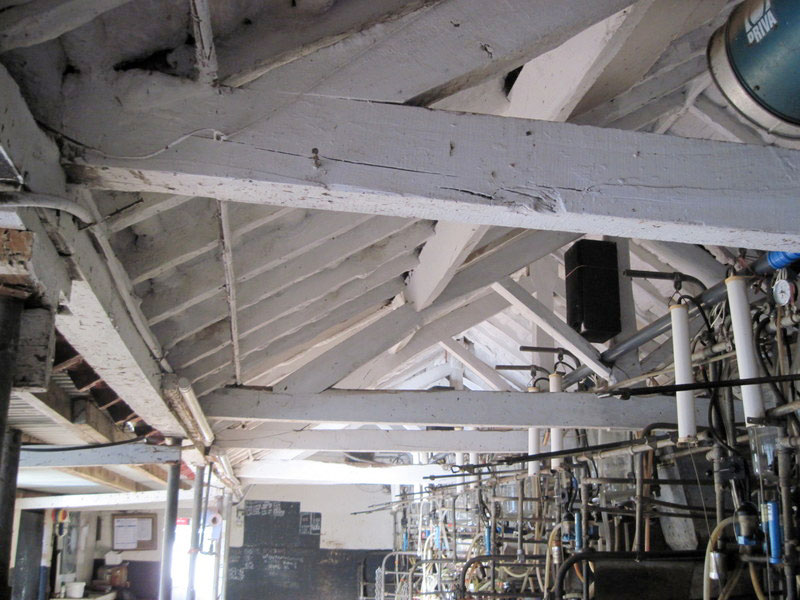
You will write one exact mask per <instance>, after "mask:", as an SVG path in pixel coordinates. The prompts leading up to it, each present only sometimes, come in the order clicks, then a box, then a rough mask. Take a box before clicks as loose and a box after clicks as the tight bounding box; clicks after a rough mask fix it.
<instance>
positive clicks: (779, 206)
mask: <svg viewBox="0 0 800 600" xmlns="http://www.w3.org/2000/svg"><path fill="white" fill-rule="evenodd" d="M410 122H413V123H414V127H413V128H412V127H408V123H410ZM288 130H291V131H292V135H291V136H289V135H283V134H281V133H280V132H282V131H288ZM387 132H392V133H391V134H387ZM420 132H422V133H420ZM448 140H449V141H448ZM487 140H494V141H495V144H496V150H495V151H494V152H492V153H490V154H487V153H486V152H485V151H484V148H485V144H486V142H487ZM314 148H316V149H317V150H318V152H317V153H314V152H313V149H314ZM451 148H452V149H451ZM423 149H424V151H423ZM776 154H778V155H779V156H778V157H776ZM776 158H778V159H777V160H776ZM78 162H80V163H81V164H77V163H78ZM563 164H569V165H571V168H569V169H563V168H560V167H561V165H563ZM797 164H800V153H798V152H797V151H792V150H787V149H775V148H763V147H756V146H750V145H737V144H726V143H720V142H712V141H706V140H689V139H684V138H677V137H673V136H654V135H650V134H640V133H633V132H622V131H617V130H609V129H598V128H593V127H576V126H574V125H571V124H563V123H548V122H543V121H528V120H523V119H503V118H496V117H490V116H484V115H471V114H461V113H449V112H445V111H431V110H427V109H421V108H416V107H408V106H395V105H386V104H376V103H364V102H353V101H347V100H339V99H331V98H320V97H314V98H307V99H304V100H298V101H297V102H296V104H295V105H294V106H293V109H292V111H287V112H285V113H282V114H281V115H280V116H277V117H274V118H273V119H271V120H269V121H267V122H266V123H262V124H261V125H259V126H257V127H255V128H254V129H253V130H250V131H249V132H248V133H247V134H243V137H241V138H239V139H237V141H236V142H235V143H233V142H225V141H213V140H208V139H202V138H189V139H187V140H185V141H184V142H183V144H181V145H179V146H176V147H174V148H172V149H170V150H168V151H165V152H164V153H162V154H160V155H158V156H156V157H153V158H149V159H146V160H141V161H125V160H119V159H109V158H104V157H102V156H99V155H96V154H94V155H92V154H90V153H87V155H86V156H85V157H84V158H78V159H75V162H73V164H71V165H70V171H71V173H72V175H73V177H75V178H76V179H77V180H79V181H83V182H85V183H87V184H89V185H92V186H96V187H105V188H112V189H121V190H129V191H130V190H140V189H142V188H145V189H149V190H150V191H164V190H165V189H166V188H167V187H169V188H171V189H174V190H177V191H180V192H182V193H185V194H193V195H210V196H213V195H217V196H225V197H226V198H227V199H235V200H240V201H244V202H251V203H271V204H278V205H293V206H306V207H309V208H321V209H326V210H344V211H351V212H360V213H370V214H389V215H394V216H409V217H416V218H419V217H422V218H430V219H448V220H450V221H453V222H465V223H479V224H487V225H505V226H523V227H527V228H534V227H535V228H537V229H543V228H544V229H553V230H559V231H576V232H582V233H594V234H602V235H622V236H627V237H639V238H643V239H661V240H668V241H682V242H690V243H692V242H700V241H703V242H705V243H714V244H732V245H737V246H741V245H744V246H747V247H752V248H759V249H784V248H789V247H796V245H797V244H798V243H800V228H799V227H798V224H797V220H796V219H793V218H791V217H792V215H793V203H794V181H793V178H792V176H791V172H792V168H793V167H796V165H797ZM231 165H236V166H231ZM265 165H268V168H266V167H265ZM787 167H790V168H787ZM754 172H758V173H759V176H758V177H753V173H754ZM388 175H391V176H388ZM761 181H771V182H772V184H771V186H770V188H769V190H765V189H764V187H763V185H761V184H759V183H757V182H761ZM756 193H757V194H758V195H759V197H760V198H761V202H760V203H759V205H758V206H755V205H754V204H753V203H752V201H751V199H752V196H753V194H756ZM401 197H402V202H395V201H392V200H391V199H393V198H395V199H399V198H401ZM689 215H691V217H690V216H689Z"/></svg>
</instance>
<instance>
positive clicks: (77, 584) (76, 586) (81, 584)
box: [67, 581, 86, 598]
mask: <svg viewBox="0 0 800 600" xmlns="http://www.w3.org/2000/svg"><path fill="white" fill-rule="evenodd" d="M85 588H86V582H85V581H73V582H72V583H68V584H67V598H83V592H84V589H85Z"/></svg>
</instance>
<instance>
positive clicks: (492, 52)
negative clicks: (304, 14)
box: [234, 0, 630, 104]
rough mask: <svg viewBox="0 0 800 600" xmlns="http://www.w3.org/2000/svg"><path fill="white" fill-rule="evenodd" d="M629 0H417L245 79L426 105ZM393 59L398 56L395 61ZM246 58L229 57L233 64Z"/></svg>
mask: <svg viewBox="0 0 800 600" xmlns="http://www.w3.org/2000/svg"><path fill="white" fill-rule="evenodd" d="M629 2H630V0H597V1H595V2H591V3H587V2H582V1H580V0H562V1H561V2H558V3H553V2H549V1H548V0H507V1H506V2H502V3H492V4H487V3H486V2H484V1H483V0H445V1H443V2H438V3H424V4H433V5H432V6H430V7H427V8H425V9H423V10H422V11H419V12H417V13H412V14H409V15H408V16H406V17H404V18H402V19H399V20H397V21H395V22H393V23H388V24H386V23H377V24H376V26H375V27H367V28H365V29H364V30H363V31H360V32H358V33H356V34H354V35H351V36H350V37H348V38H347V39H346V41H345V43H343V44H340V45H335V46H329V47H328V48H326V49H324V50H323V51H321V52H316V53H314V54H312V55H310V56H309V57H308V59H307V60H305V61H304V60H300V61H296V63H293V64H290V65H287V67H286V68H284V69H277V70H275V71H274V72H273V73H272V74H270V75H273V74H274V77H271V76H267V77H262V78H261V79H260V80H258V81H255V82H253V84H254V85H255V86H263V88H264V89H266V88H270V87H272V88H274V87H275V85H276V83H277V82H282V81H287V82H288V83H289V84H290V85H292V86H293V87H292V89H291V91H298V90H297V89H296V87H297V86H298V85H302V86H304V88H305V89H303V90H302V91H305V90H306V89H309V88H311V87H313V89H314V92H315V93H318V94H322V95H332V96H347V97H351V98H367V99H377V100H385V101H392V102H406V101H409V100H411V101H412V102H414V103H416V104H428V103H430V102H433V101H435V100H437V99H440V98H443V97H445V96H449V95H450V94H453V93H455V92H457V91H459V90H461V89H465V88H468V87H472V86H474V85H477V84H478V83H481V82H482V81H484V80H486V79H489V78H490V77H492V76H494V75H503V74H505V73H507V72H509V71H511V70H513V69H514V68H516V67H519V66H521V65H523V64H524V63H526V62H528V61H529V60H531V59H533V58H535V57H536V56H539V55H540V54H543V53H544V52H547V51H548V50H551V49H553V48H555V47H557V46H559V45H560V44H561V43H563V42H565V41H566V40H568V39H569V38H570V37H572V36H573V35H575V34H577V33H579V32H580V31H583V30H584V29H586V28H587V27H589V26H591V25H593V24H594V23H597V22H598V21H602V20H603V19H605V18H606V17H608V16H610V15H612V14H614V13H615V12H617V11H619V10H621V9H623V8H625V6H627V5H628V4H629ZM348 4H352V2H350V3H343V6H342V7H341V9H340V10H344V9H345V8H348ZM418 4H419V3H417V5H418ZM412 6H413V4H412ZM340 23H341V21H340ZM398 56H404V57H405V58H404V60H403V61H400V62H398V61H397V57H398ZM251 62H252V61H245V62H241V61H239V60H238V59H237V61H236V63H234V64H244V65H247V64H249V63H251ZM282 71H283V72H282ZM386 73H392V77H390V78H387V77H386ZM331 74H335V75H334V76H331ZM397 82H401V83H400V85H398V83H397Z"/></svg>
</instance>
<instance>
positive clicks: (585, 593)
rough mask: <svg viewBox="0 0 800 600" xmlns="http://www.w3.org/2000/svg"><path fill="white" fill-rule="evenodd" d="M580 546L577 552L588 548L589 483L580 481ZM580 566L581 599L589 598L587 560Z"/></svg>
mask: <svg viewBox="0 0 800 600" xmlns="http://www.w3.org/2000/svg"><path fill="white" fill-rule="evenodd" d="M580 514H581V523H580V534H581V548H580V550H577V548H576V551H577V552H585V551H586V550H587V549H588V548H589V484H587V483H581V513H580ZM575 535H576V536H577V535H578V529H577V527H576V528H575ZM582 562H583V564H582V565H581V568H582V570H583V583H582V589H581V596H582V600H589V595H590V594H589V561H588V560H584V561H582Z"/></svg>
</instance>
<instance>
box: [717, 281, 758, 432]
mask: <svg viewBox="0 0 800 600" xmlns="http://www.w3.org/2000/svg"><path fill="white" fill-rule="evenodd" d="M725 286H726V287H727V288H728V302H729V303H730V306H731V323H732V325H733V341H734V343H735V344H736V363H737V364H738V365H739V377H740V378H741V379H749V378H751V377H759V375H760V373H759V371H758V363H757V362H756V347H755V343H754V340H753V323H752V321H751V319H750V302H748V300H747V278H746V277H737V276H734V277H728V278H727V279H726V280H725ZM742 404H743V405H744V417H745V422H747V419H750V418H756V419H760V418H762V417H764V400H763V399H762V398H761V388H760V387H759V386H758V385H743V386H742Z"/></svg>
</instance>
